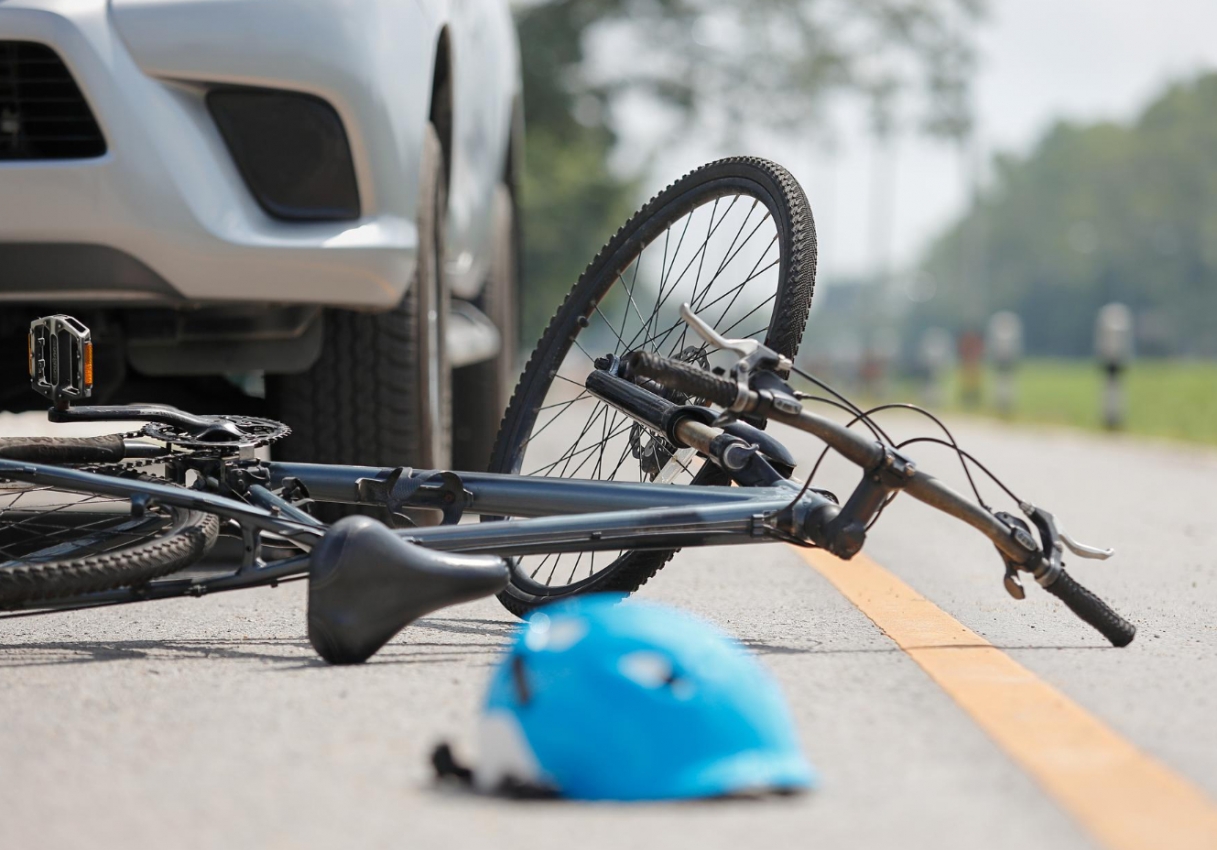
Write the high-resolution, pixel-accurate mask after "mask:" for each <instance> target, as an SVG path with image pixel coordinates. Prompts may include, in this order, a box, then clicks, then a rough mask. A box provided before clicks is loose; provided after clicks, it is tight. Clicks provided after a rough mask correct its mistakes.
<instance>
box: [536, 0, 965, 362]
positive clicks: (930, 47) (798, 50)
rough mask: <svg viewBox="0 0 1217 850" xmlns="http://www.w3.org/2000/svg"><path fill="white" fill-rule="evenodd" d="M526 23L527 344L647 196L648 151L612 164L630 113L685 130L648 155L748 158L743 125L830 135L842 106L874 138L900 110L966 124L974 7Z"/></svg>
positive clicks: (811, 6)
mask: <svg viewBox="0 0 1217 850" xmlns="http://www.w3.org/2000/svg"><path fill="white" fill-rule="evenodd" d="M516 11H517V23H518V27H519V35H520V46H521V54H522V59H523V76H524V92H525V98H524V104H525V126H526V129H527V142H526V151H525V161H526V166H525V174H524V182H523V186H522V187H521V188H522V192H521V204H522V212H523V225H524V233H525V253H524V267H525V269H526V272H525V274H526V281H527V284H526V286H525V288H524V305H523V310H524V325H525V327H524V338H525V340H526V344H527V341H529V340H531V339H535V338H536V336H537V335H538V334H539V333H540V332H541V331H542V330H543V329H544V325H545V323H546V322H547V321H548V319H549V317H550V315H552V313H553V311H554V310H555V309H556V308H557V306H558V304H559V303H560V302H561V299H562V298H563V297H564V295H565V294H566V292H567V291H568V290H569V289H570V288H571V286H573V285H574V283H575V281H576V279H577V278H578V276H579V273H580V272H581V271H582V270H583V268H584V267H585V265H586V264H587V263H588V262H590V261H591V259H592V257H593V256H594V255H595V254H596V252H597V251H598V250H599V248H600V246H601V245H603V244H604V243H605V242H606V241H607V240H608V238H609V237H610V236H611V235H612V234H613V232H614V231H615V230H616V229H617V228H618V227H619V226H620V225H621V224H623V223H624V222H625V220H626V218H628V216H629V215H630V213H631V212H632V211H633V210H634V209H635V208H637V207H638V206H639V205H640V204H641V202H642V201H643V200H645V199H644V198H641V197H639V191H640V189H639V187H640V185H641V182H642V178H643V176H644V175H645V174H646V171H647V169H648V167H649V165H650V159H649V157H648V156H647V155H646V154H647V152H644V154H643V155H642V156H640V157H637V158H636V159H635V161H634V162H632V163H630V164H626V165H617V166H616V167H614V166H613V165H612V162H613V153H614V147H615V145H616V143H617V140H618V136H619V123H620V120H621V111H622V109H623V104H626V103H628V104H629V105H630V107H631V108H633V109H634V110H635V111H642V112H646V113H647V114H650V115H654V116H657V122H656V123H665V126H673V127H674V128H675V129H673V130H671V131H668V132H663V133H661V134H659V135H658V136H657V137H656V138H654V139H653V140H652V145H653V150H652V151H650V152H649V153H657V152H658V151H659V150H660V149H661V148H663V147H670V146H676V145H680V144H682V143H687V142H688V141H689V140H690V139H691V138H693V137H697V138H698V139H700V140H702V141H703V142H704V141H705V140H706V139H712V140H716V141H717V147H718V148H719V149H720V151H721V152H722V153H727V152H731V153H739V152H745V151H741V149H740V144H741V137H742V135H744V134H743V133H742V132H741V128H746V129H748V130H772V131H776V132H790V133H798V134H801V135H807V134H815V133H827V132H830V128H829V127H827V126H825V122H826V120H827V118H826V114H827V110H826V106H827V104H828V102H829V100H830V98H833V97H839V96H844V97H851V98H856V99H859V100H861V101H864V102H865V103H866V105H867V108H868V109H869V111H870V116H871V124H872V127H873V128H874V131H875V132H876V133H879V134H883V133H886V132H890V128H891V124H892V116H893V115H894V114H895V113H896V112H897V111H898V110H906V111H911V112H912V113H913V114H914V115H915V116H916V118H915V120H916V121H917V123H918V126H919V129H921V130H923V131H925V132H927V133H930V134H935V135H940V136H949V137H958V136H960V135H962V134H964V133H966V132H967V129H968V126H969V122H970V116H969V113H968V109H967V80H968V76H969V73H970V71H971V69H972V64H973V61H974V59H973V53H972V48H971V39H970V37H969V33H970V26H971V24H972V22H973V21H974V20H975V19H976V18H977V17H978V15H979V14H980V12H981V5H980V2H979V0H866V2H857V1H856V0H818V2H802V0H752V2H748V3H740V2H737V0H540V2H536V0H533V2H523V3H518V4H517V7H516ZM659 118H662V119H665V120H664V121H660V120H658V119H659ZM672 119H675V120H672ZM677 176H679V175H675V174H673V175H666V177H667V178H668V179H674V178H675V177H677Z"/></svg>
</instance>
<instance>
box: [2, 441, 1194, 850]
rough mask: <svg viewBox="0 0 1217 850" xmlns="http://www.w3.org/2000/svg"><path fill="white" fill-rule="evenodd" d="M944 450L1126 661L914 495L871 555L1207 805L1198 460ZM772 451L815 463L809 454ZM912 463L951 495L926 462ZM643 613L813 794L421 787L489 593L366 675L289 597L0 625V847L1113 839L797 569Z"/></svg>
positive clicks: (680, 585) (466, 705) (1044, 846)
mask: <svg viewBox="0 0 1217 850" xmlns="http://www.w3.org/2000/svg"><path fill="white" fill-rule="evenodd" d="M911 425H912V423H911V422H909V421H908V420H903V419H902V420H898V422H897V425H896V430H897V431H901V432H903V433H905V434H911ZM0 427H5V428H12V427H16V426H14V424H13V420H12V419H9V418H4V419H2V420H0ZM958 436H959V437H960V439H961V442H963V443H964V444H965V445H966V446H967V447H968V448H969V449H971V450H972V451H973V452H974V453H976V454H977V455H978V456H980V457H981V458H983V459H985V460H986V461H990V462H991V463H992V466H993V467H994V469H995V471H998V472H999V473H1001V474H1003V476H1005V477H1006V478H1007V480H1008V482H1009V483H1010V484H1011V486H1013V487H1014V488H1015V490H1016V491H1017V492H1019V493H1020V494H1025V497H1026V498H1029V499H1031V500H1033V501H1035V502H1036V503H1038V504H1041V505H1043V506H1045V507H1047V508H1048V509H1049V510H1052V511H1054V512H1055V513H1056V514H1057V515H1058V517H1059V518H1060V519H1061V521H1062V523H1063V525H1064V527H1065V528H1066V529H1068V530H1069V531H1070V532H1071V533H1072V534H1073V535H1074V536H1076V537H1078V538H1080V539H1082V540H1084V541H1086V542H1094V543H1099V544H1102V545H1108V546H1114V547H1116V549H1117V552H1118V554H1117V557H1116V558H1115V559H1113V560H1112V561H1109V562H1107V563H1097V562H1081V563H1078V564H1076V565H1071V567H1072V568H1073V571H1074V572H1075V574H1076V575H1077V576H1078V577H1079V578H1081V579H1082V580H1083V581H1084V582H1085V583H1087V584H1088V585H1091V586H1092V587H1093V589H1094V590H1096V591H1098V592H1099V593H1100V594H1101V595H1103V596H1104V597H1105V598H1106V599H1107V600H1108V601H1109V602H1110V603H1111V604H1112V605H1113V606H1115V607H1116V608H1117V610H1119V611H1121V612H1122V613H1124V614H1126V615H1127V616H1128V617H1129V618H1130V619H1132V620H1133V621H1134V622H1136V623H1137V625H1138V626H1139V629H1140V632H1139V635H1138V638H1137V640H1136V641H1135V642H1134V643H1133V644H1132V646H1130V647H1129V648H1127V649H1124V650H1116V649H1112V648H1110V647H1108V646H1106V645H1105V643H1104V641H1103V639H1102V638H1101V637H1100V636H1099V635H1097V634H1096V633H1094V632H1092V631H1090V630H1089V629H1088V628H1087V627H1086V626H1085V625H1083V624H1082V623H1080V622H1079V621H1078V620H1076V619H1075V618H1074V617H1073V616H1072V615H1071V614H1069V612H1068V611H1067V610H1065V609H1064V608H1063V606H1061V605H1060V604H1059V603H1057V602H1056V601H1055V600H1054V599H1052V598H1051V597H1049V596H1048V595H1047V594H1045V593H1043V592H1040V591H1039V590H1038V589H1037V588H1034V587H1032V588H1030V589H1029V591H1028V599H1027V600H1025V601H1023V602H1019V603H1016V602H1014V601H1013V600H1011V599H1009V598H1008V597H1007V595H1006V593H1005V592H1004V590H1003V589H1002V585H1001V574H1002V567H1001V563H1000V561H999V559H998V558H997V556H996V554H995V552H994V551H993V550H992V548H991V547H990V546H989V544H988V543H987V542H986V541H985V540H984V539H982V538H981V537H979V536H978V535H976V534H975V533H974V532H972V531H971V530H970V529H968V528H966V527H963V526H961V525H959V524H958V523H956V522H954V521H952V520H950V519H948V518H945V517H941V516H937V515H935V514H934V513H932V512H931V511H930V509H928V508H925V507H923V506H921V505H919V504H917V503H914V502H911V501H909V502H907V503H906V502H905V501H904V500H898V501H897V502H896V503H895V504H894V505H893V506H892V507H891V509H890V510H889V511H888V513H887V514H886V515H885V516H884V517H883V518H882V521H881V522H880V524H879V525H878V526H877V527H876V529H875V530H874V532H873V533H872V538H871V540H870V542H869V544H868V546H867V549H866V552H867V554H868V555H869V556H870V557H871V558H872V559H873V560H874V561H875V562H877V563H878V564H880V565H882V567H883V568H886V570H887V571H890V573H891V574H893V575H894V576H896V577H898V578H899V579H902V580H903V581H904V582H906V583H907V584H908V585H909V586H911V587H912V588H913V589H915V590H916V591H918V592H920V594H922V595H924V597H926V598H927V599H928V600H929V601H930V603H933V604H932V605H927V606H926V610H929V609H933V612H935V616H938V615H942V616H944V617H952V618H954V619H955V620H957V621H958V622H959V623H960V624H962V625H963V626H966V627H967V628H969V629H971V630H973V631H974V632H976V633H977V635H979V636H980V637H982V638H984V639H986V640H987V641H989V642H990V643H991V644H993V645H995V646H996V647H997V648H998V650H997V651H996V652H999V653H1000V654H1001V655H1003V656H1005V657H1008V658H1009V659H1012V660H1013V661H1014V662H1017V663H1018V664H1021V665H1022V666H1023V667H1025V668H1026V669H1027V670H1028V671H1030V674H1031V675H1032V676H1033V677H1035V678H1036V679H1038V680H1040V681H1042V682H1043V683H1046V684H1047V685H1049V686H1052V687H1054V688H1055V689H1057V690H1059V692H1061V693H1062V694H1063V695H1064V697H1065V698H1066V699H1067V700H1068V701H1072V703H1074V704H1076V706H1077V707H1078V708H1079V710H1080V711H1081V712H1084V713H1085V714H1086V715H1088V716H1090V717H1092V718H1093V719H1094V720H1095V721H1096V722H1097V723H1099V724H1102V725H1103V726H1105V727H1107V728H1108V729H1110V731H1111V732H1112V733H1114V737H1115V738H1117V739H1118V740H1119V741H1121V742H1124V743H1125V744H1128V745H1131V747H1132V748H1135V751H1136V752H1137V753H1139V754H1141V755H1143V756H1144V757H1146V758H1147V759H1149V760H1151V761H1152V762H1153V763H1155V764H1159V765H1161V766H1164V767H1165V771H1164V772H1166V773H1168V774H1169V776H1170V777H1172V778H1174V779H1175V780H1178V781H1179V782H1181V783H1183V784H1185V785H1188V786H1190V787H1193V788H1196V789H1199V792H1200V795H1201V796H1200V797H1199V799H1200V800H1201V803H1200V808H1201V809H1204V808H1205V807H1206V806H1212V803H1211V801H1212V800H1214V799H1217V723H1214V713H1215V712H1217V555H1215V554H1214V553H1215V552H1217V526H1215V524H1214V522H1213V519H1212V516H1211V513H1212V499H1211V497H1210V495H1209V493H1210V488H1209V482H1210V481H1211V480H1212V479H1213V477H1214V475H1217V454H1215V453H1213V452H1211V451H1208V450H1203V449H1198V448H1195V447H1181V446H1171V445H1160V444H1150V443H1144V442H1135V441H1131V440H1125V439H1119V438H1113V439H1106V438H1103V437H1096V436H1090V435H1078V434H1072V433H1067V432H1054V431H1043V432H1037V431H1027V430H1020V431H1015V430H1010V429H1006V428H1003V427H1000V426H994V425H985V424H980V423H969V424H966V425H964V426H962V427H960V428H959V430H958ZM791 444H792V447H795V448H798V449H799V450H800V452H802V453H803V454H804V455H808V456H810V454H811V451H812V445H813V444H812V442H811V441H810V440H805V441H799V440H792V441H791ZM919 448H920V447H919ZM914 456H915V457H917V458H918V460H919V462H920V463H921V466H922V468H925V469H929V470H931V471H935V472H937V471H942V472H943V473H944V474H945V477H947V478H949V479H951V480H953V481H958V480H959V479H958V474H957V472H956V470H957V466H954V464H953V461H952V459H951V457H950V456H949V454H948V453H947V452H946V451H945V450H939V449H933V448H930V449H926V450H918V451H915V452H914ZM854 477H855V476H854V473H853V472H851V471H848V470H845V469H844V468H843V467H841V466H837V467H833V468H830V469H829V470H827V479H826V480H828V481H830V482H840V490H841V491H843V492H848V489H847V486H848V484H849V483H850V482H852V480H853V478H854ZM988 492H989V493H991V494H993V498H996V494H995V491H993V489H992V488H990V489H989V491H988ZM643 594H644V595H645V596H646V598H649V599H652V600H662V601H665V602H670V603H673V604H676V605H680V606H683V607H685V608H688V609H691V610H693V611H695V612H697V613H699V614H702V615H704V616H706V617H708V618H710V619H712V620H714V621H716V622H717V623H719V624H720V625H722V626H723V627H724V628H725V629H727V630H728V631H730V632H731V633H733V634H735V635H736V636H738V637H739V638H740V639H741V640H742V641H743V642H744V643H745V644H747V645H748V646H749V647H751V648H752V649H753V650H754V651H755V652H756V653H758V654H759V656H760V657H761V658H762V660H763V661H764V663H765V664H767V665H768V666H769V667H770V668H771V669H772V670H773V672H774V673H775V674H776V675H777V677H778V678H779V680H780V681H781V683H782V685H783V686H784V688H785V690H786V693H787V695H788V697H789V699H790V702H791V704H792V707H793V710H794V714H795V716H796V718H797V722H798V725H799V728H800V731H801V735H802V738H803V742H804V745H805V747H806V750H807V753H808V755H809V757H810V759H811V760H812V761H813V763H814V764H815V765H816V767H817V768H818V770H819V771H820V773H821V775H822V777H823V784H822V787H821V788H820V789H819V790H817V791H815V792H814V793H811V794H808V795H805V796H802V797H798V798H793V799H779V800H765V801H734V802H714V803H693V804H681V805H633V806H621V805H580V804H571V803H520V802H505V801H498V800H488V799H477V798H472V797H468V796H465V795H462V794H458V793H452V792H445V791H441V790H437V789H436V788H435V787H434V786H433V785H432V782H431V779H430V774H429V767H428V764H427V756H428V753H429V752H430V750H431V748H432V746H433V745H434V744H435V743H436V742H437V741H440V740H445V739H447V740H452V741H454V742H455V744H456V745H457V748H458V750H463V751H464V752H465V753H466V754H470V747H471V745H472V732H473V726H474V719H475V716H476V712H477V706H478V702H479V699H480V696H481V693H482V690H483V687H484V686H485V683H486V680H487V676H488V673H489V668H490V665H492V664H493V663H494V661H495V658H496V654H497V653H498V652H499V650H500V648H501V647H502V646H503V644H504V642H505V641H506V640H508V638H509V637H510V635H511V634H512V630H513V629H514V628H515V621H514V619H513V618H512V617H511V616H510V615H508V614H507V612H506V611H504V610H503V609H502V608H501V607H500V606H499V605H498V603H497V602H495V601H493V600H490V601H486V602H480V603H475V604H470V605H465V606H461V607H458V608H454V609H450V610H448V611H445V612H442V613H441V614H439V615H437V616H433V617H429V618H427V619H425V620H423V621H422V622H420V623H418V624H416V625H414V626H412V627H411V628H409V629H408V630H407V631H406V632H405V633H404V634H402V635H401V636H399V637H398V638H397V639H396V640H395V641H393V643H392V644H390V645H389V646H388V647H387V648H386V649H385V650H383V651H382V652H381V653H380V654H379V655H377V656H376V657H375V658H374V659H373V660H372V661H371V662H369V663H368V664H366V665H363V666H360V667H356V668H332V667H327V666H326V665H324V664H323V663H321V662H320V661H319V660H318V659H317V658H316V657H315V656H314V654H313V652H312V650H311V649H310V647H309V645H308V642H307V640H306V638H305V626H304V602H305V589H304V586H303V585H302V584H300V583H297V584H291V585H285V586H282V587H280V588H277V589H273V590H271V589H265V590H256V591H246V592H240V593H232V594H222V595H217V596H214V597H210V598H205V599H202V600H181V601H171V602H160V603H153V604H148V605H142V606H126V607H120V608H115V609H109V610H102V611H96V612H89V613H86V612H79V613H69V614H63V615H57V616H50V617H37V618H24V619H9V620H5V621H4V622H3V623H0V717H2V718H3V721H4V722H3V725H2V726H0V811H2V812H3V816H2V817H0V847H4V848H40V847H84V846H87V847H91V848H109V847H114V848H133V847H153V846H155V847H166V848H195V847H200V848H201V847H206V848H213V847H224V848H236V847H360V848H364V847H395V848H397V847H409V848H426V847H443V848H461V847H495V848H510V847H527V848H529V850H543V848H549V847H553V848H563V850H567V849H568V848H576V847H577V848H580V850H589V849H590V848H598V847H611V848H614V850H621V848H629V847H653V846H664V847H667V848H683V847H690V848H717V847H768V848H785V847H808V848H813V847H814V848H889V847H891V848H896V847H899V848H919V847H927V848H929V847H932V848H935V849H936V850H945V848H967V849H968V850H972V848H978V847H984V848H986V850H1000V848H1018V850H1025V848H1028V847H1034V848H1036V850H1051V848H1086V847H1104V846H1117V842H1113V841H1112V840H1111V839H1110V837H1106V838H1097V837H1096V836H1098V835H1100V834H1101V831H1096V829H1095V828H1094V823H1093V816H1092V818H1091V820H1090V821H1087V819H1086V818H1083V817H1078V816H1077V815H1076V813H1073V812H1071V811H1070V810H1069V809H1068V808H1067V807H1066V806H1064V805H1063V804H1062V802H1061V795H1060V794H1059V793H1057V792H1055V791H1054V790H1053V789H1052V787H1051V783H1045V782H1044V781H1043V778H1042V777H1040V778H1037V777H1035V776H1034V775H1033V772H1031V771H1028V770H1027V769H1025V767H1024V766H1023V765H1022V763H1021V762H1020V761H1019V760H1018V759H1016V758H1015V757H1012V755H1011V753H1010V750H1009V749H1008V748H1002V747H1000V746H998V744H997V743H996V742H995V738H994V736H993V735H991V734H990V733H989V732H986V731H985V728H984V727H983V724H981V723H979V722H978V721H977V719H976V717H974V716H973V715H972V714H970V713H968V712H966V711H965V710H964V709H963V708H961V705H960V703H958V702H957V701H956V699H955V698H954V697H953V696H952V694H951V693H950V692H949V689H948V688H946V687H944V686H943V685H942V683H940V682H939V681H937V680H936V679H934V678H931V677H930V676H929V675H927V673H926V672H925V670H924V669H923V668H922V666H920V665H919V664H918V663H917V661H916V660H915V658H914V657H913V655H910V652H909V651H906V650H907V647H905V648H901V646H900V645H898V643H897V642H896V641H894V640H893V639H892V638H890V637H889V636H888V635H887V634H885V632H884V631H883V630H881V629H880V627H879V626H878V625H876V624H875V622H873V621H872V619H870V618H869V617H868V616H867V615H866V614H864V613H863V612H862V611H861V610H860V609H859V608H858V607H857V606H856V605H855V604H854V603H852V602H851V601H849V600H848V599H847V598H846V597H845V596H843V595H842V593H841V592H839V591H838V590H837V588H836V587H834V586H833V584H831V583H830V582H829V581H828V580H827V579H826V578H825V577H824V575H823V574H821V573H820V572H818V571H817V570H816V569H814V568H813V567H812V566H811V565H810V564H809V563H808V561H807V560H805V559H804V558H803V557H802V555H801V554H800V553H799V552H798V551H796V550H794V549H792V548H789V547H786V546H783V545H769V546H752V547H746V548H734V549H731V548H720V549H709V550H701V551H696V552H686V553H684V554H682V555H680V556H678V558H677V559H676V560H675V561H673V562H672V563H671V564H670V565H669V566H668V567H667V568H666V569H664V570H663V572H661V573H660V574H659V576H658V577H656V579H654V580H653V581H652V582H651V583H650V584H648V585H647V586H646V587H645V588H644V590H643ZM918 610H920V609H918ZM909 616H910V617H912V618H913V619H914V620H915V619H916V617H917V616H919V615H918V614H916V613H913V614H910V615H909ZM1024 719H1026V718H1024ZM572 722H574V723H578V722H579V720H578V718H572ZM1033 725H1034V724H1033ZM587 732H588V734H589V735H595V734H596V730H595V729H588V730H587ZM1034 745H1035V741H1034V736H1031V735H1029V736H1026V739H1025V740H1024V739H1021V738H1020V739H1019V740H1018V741H1016V742H1015V744H1014V746H1015V747H1016V748H1017V747H1021V746H1026V747H1034ZM1059 767H1060V769H1061V770H1062V771H1068V770H1070V769H1073V768H1075V767H1076V765H1069V764H1060V765H1059ZM1205 797H1207V800H1205V799H1204V798H1205ZM1117 814H1119V813H1118V812H1112V817H1115V816H1116V815H1117ZM1193 814H1194V812H1193ZM1206 814H1207V815H1211V814H1212V810H1211V809H1210V810H1208V811H1207V812H1201V813H1200V815H1198V816H1200V817H1203V816H1205V815H1206ZM1100 815H1101V813H1100ZM1175 826H1177V824H1172V823H1171V822H1170V819H1169V818H1163V822H1162V824H1161V829H1162V833H1161V841H1160V842H1156V844H1157V846H1159V847H1162V848H1170V847H1173V846H1178V845H1177V844H1176V842H1175V841H1174V839H1173V832H1172V830H1173V829H1174V827H1175ZM1215 844H1217V838H1215Z"/></svg>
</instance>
